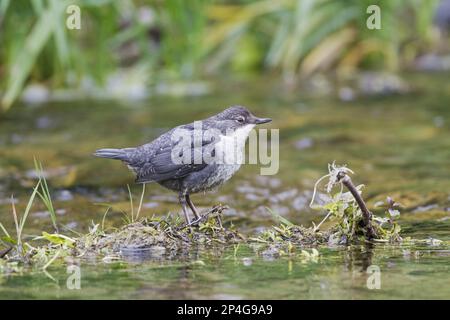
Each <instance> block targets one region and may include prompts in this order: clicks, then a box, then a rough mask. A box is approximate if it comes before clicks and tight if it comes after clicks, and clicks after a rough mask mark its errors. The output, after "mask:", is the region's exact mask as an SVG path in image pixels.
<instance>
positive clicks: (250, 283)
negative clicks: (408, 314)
mask: <svg viewBox="0 0 450 320" xmlns="http://www.w3.org/2000/svg"><path fill="white" fill-rule="evenodd" d="M447 77H448V75H440V74H434V75H424V74H408V75H405V78H406V79H407V80H408V81H409V83H410V84H411V85H412V87H413V88H414V90H413V92H411V93H409V94H405V95H394V96H386V97H379V96H378V97H370V98H368V97H360V98H357V99H355V100H353V101H350V102H342V101H340V100H339V99H336V97H334V96H326V95H325V96H324V95H321V94H319V95H316V94H313V93H312V92H309V91H308V90H304V89H302V88H298V89H295V90H287V89H285V88H283V86H282V85H281V83H280V82H279V81H276V80H273V79H252V81H244V80H243V81H242V82H233V83H229V82H226V81H221V82H219V83H217V84H216V85H215V86H216V88H220V89H217V90H216V91H215V92H214V94H210V95H206V96H201V97H189V98H172V97H154V98H151V99H149V100H148V101H143V102H142V101H141V102H117V101H79V102H65V103H61V102H58V103H48V104H45V105H40V106H27V105H18V106H16V107H15V108H13V109H12V110H11V112H9V113H7V114H6V115H5V116H3V118H2V119H0V220H1V221H2V222H3V223H4V224H5V225H6V226H8V227H9V228H11V230H13V229H12V227H13V224H12V216H11V210H10V203H9V202H10V200H9V197H10V195H11V194H14V195H15V197H16V198H17V199H18V203H17V207H18V209H19V210H20V209H23V208H24V206H25V205H26V200H27V197H28V196H29V194H30V187H31V186H32V185H33V183H34V178H35V172H34V171H33V157H34V156H35V157H37V158H38V159H39V160H40V161H41V162H42V163H43V165H44V167H45V169H46V174H47V176H48V180H49V183H50V185H51V188H52V192H53V195H54V200H55V207H56V209H57V210H58V211H57V212H58V220H59V222H60V223H61V224H62V225H65V226H66V227H67V228H70V229H74V230H76V231H81V232H86V231H87V228H88V226H89V225H90V224H91V222H92V221H95V222H97V223H98V222H100V221H101V219H102V216H103V213H104V212H105V207H104V206H102V205H100V204H104V203H109V204H113V205H114V210H112V211H111V212H110V213H109V214H108V216H107V219H106V224H107V226H118V225H120V224H121V223H122V217H123V216H122V214H121V213H120V209H124V210H128V206H129V202H128V199H127V191H126V184H127V183H129V184H132V183H133V180H134V178H133V175H132V174H131V173H130V172H129V171H128V170H127V168H126V167H125V166H123V165H122V164H120V163H119V162H114V161H108V160H105V159H97V158H94V157H92V156H91V153H92V152H93V151H94V150H95V149H97V148H100V147H127V146H136V145H140V144H142V143H145V142H148V141H150V140H152V139H154V138H155V137H157V136H158V135H159V134H160V133H162V132H164V131H165V130H167V129H168V128H171V127H173V126H176V125H179V124H181V123H187V122H191V121H194V120H197V119H201V118H204V117H208V116H210V115H211V114H214V113H216V112H219V111H221V110H222V109H224V108H225V107H227V106H229V105H233V104H242V105H246V106H248V107H249V108H250V109H251V110H252V111H253V112H254V113H255V114H256V115H258V116H261V117H271V118H273V122H272V123H271V124H270V125H269V126H265V127H267V128H278V129H280V170H279V173H278V174H277V175H275V176H265V177H262V176H259V175H258V173H259V167H258V166H254V165H253V166H252V165H247V166H245V167H243V168H242V169H241V170H240V171H239V173H238V174H237V175H236V176H235V177H234V178H233V179H232V180H231V181H230V182H229V183H227V184H226V185H225V186H224V187H223V188H221V189H220V190H219V191H218V192H217V193H208V194H206V195H203V194H202V195H194V196H193V201H194V202H195V203H196V204H198V206H199V207H201V208H206V207H209V206H211V205H212V204H215V203H218V202H221V203H226V204H227V205H229V206H230V210H229V211H228V213H227V217H226V222H225V223H228V224H229V223H233V224H234V225H236V226H237V227H238V229H239V230H241V231H242V232H243V233H254V232H258V231H259V230H262V229H263V228H264V227H267V226H270V225H271V224H273V221H272V220H271V215H270V213H269V212H268V211H267V209H266V208H265V207H270V208H272V209H273V210H274V211H276V212H278V213H279V214H281V215H283V216H285V217H286V218H288V219H289V220H291V221H293V222H295V223H299V224H304V225H310V224H311V223H312V221H314V222H316V223H317V222H319V221H320V220H321V219H322V218H323V214H324V213H321V212H315V211H312V210H311V209H309V208H308V203H309V200H310V197H311V191H312V188H313V185H314V182H315V181H316V180H317V179H318V178H319V177H320V176H322V175H323V174H325V173H326V167H327V164H328V163H329V162H332V161H333V160H336V161H337V163H347V164H348V165H349V166H350V167H351V168H352V169H353V170H354V171H355V172H356V173H357V175H356V176H354V177H353V180H354V181H355V183H358V184H359V183H362V184H365V185H366V189H365V191H364V192H365V197H366V199H367V200H368V203H369V206H370V207H371V208H373V204H374V203H375V202H377V201H379V200H383V199H385V198H386V196H388V195H389V196H392V197H393V198H394V199H395V200H396V201H398V202H400V203H402V204H403V206H404V208H403V209H402V216H401V224H402V226H403V230H404V233H405V236H414V237H419V238H429V237H432V238H439V239H442V240H450V231H449V230H450V229H449V226H450V209H449V208H450V161H449V159H450V125H449V121H450V117H449V115H450V110H449V108H448V106H449V103H450V84H449V83H448V81H447ZM132 190H133V192H134V193H135V195H136V196H137V195H138V193H139V191H140V188H139V187H138V186H132ZM169 211H171V212H178V211H179V206H178V204H177V202H176V197H175V195H174V194H172V193H170V192H168V191H166V190H164V189H163V188H161V187H160V186H158V185H149V186H148V187H147V193H146V199H145V205H144V211H143V215H144V216H145V215H147V216H151V215H153V214H155V215H161V214H166V213H167V212H169ZM375 212H378V213H379V211H376V210H375ZM42 230H47V231H51V228H50V223H49V218H48V214H47V213H46V212H45V209H44V208H43V207H42V206H39V205H37V206H36V207H34V208H33V211H32V213H31V217H30V220H29V224H28V226H27V229H26V233H27V234H28V235H36V234H39V233H40V232H41V231H42ZM234 249H235V248H232V247H230V248H222V249H220V250H219V249H216V250H212V251H206V252H205V251H199V252H197V251H195V252H192V255H191V256H189V257H182V258H180V259H175V260H173V259H171V260H167V259H164V258H158V259H137V260H136V259H133V260H132V261H129V260H126V261H121V262H117V263H112V264H105V263H103V262H98V263H93V262H83V263H82V269H81V270H82V285H81V286H82V289H81V290H68V289H67V288H66V279H67V274H66V269H65V267H64V266H58V265H55V266H54V267H51V268H50V269H49V273H50V274H51V275H52V277H53V278H54V279H56V280H57V282H55V281H53V280H51V279H50V278H49V277H48V276H47V275H45V274H44V273H42V272H31V273H30V272H25V273H24V274H23V275H13V276H0V284H1V287H0V297H2V298H142V299H154V298H157V299H159V298H180V299H182V298H288V299H302V298H306V299H317V298H319V299H321V298H346V299H347V298H348V299H364V298H450V292H449V289H448V287H446V286H443V285H442V284H443V283H447V282H448V281H449V280H450V276H449V275H448V274H449V272H448V271H449V262H450V259H449V257H450V256H449V255H450V251H449V250H450V249H449V248H448V247H446V246H431V245H429V246H427V245H423V246H415V247H401V246H388V245H377V246H375V247H373V248H364V247H359V246H356V247H350V248H341V247H338V248H321V249H320V258H319V259H318V261H306V262H305V261H302V259H300V258H298V257H282V258H277V259H267V257H266V258H264V257H261V256H258V255H256V254H255V253H254V251H253V250H252V249H251V248H249V247H245V246H241V247H240V248H239V250H238V251H237V253H236V254H235V252H234V251H235V250H234ZM199 261H201V262H199ZM370 264H375V265H378V266H379V267H380V269H381V272H382V287H381V289H380V290H369V289H367V286H366V280H367V277H368V274H367V273H366V272H365V270H366V267H367V266H368V265H370Z"/></svg>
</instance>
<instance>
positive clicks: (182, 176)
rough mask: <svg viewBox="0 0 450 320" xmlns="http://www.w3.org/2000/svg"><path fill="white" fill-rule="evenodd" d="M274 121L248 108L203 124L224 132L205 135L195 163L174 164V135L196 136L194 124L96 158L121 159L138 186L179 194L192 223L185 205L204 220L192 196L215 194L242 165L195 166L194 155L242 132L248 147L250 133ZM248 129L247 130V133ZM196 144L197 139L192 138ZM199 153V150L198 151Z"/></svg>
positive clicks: (237, 108) (101, 151)
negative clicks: (155, 186) (153, 186)
mask: <svg viewBox="0 0 450 320" xmlns="http://www.w3.org/2000/svg"><path fill="white" fill-rule="evenodd" d="M269 121H270V119H262V118H257V117H255V116H253V115H252V114H251V113H250V112H249V111H248V110H247V109H246V108H244V107H241V106H234V107H230V108H228V109H226V110H224V111H222V112H221V113H219V114H217V115H214V116H212V117H210V118H207V119H205V120H202V121H201V124H202V130H203V131H205V130H208V129H215V130H216V132H220V136H219V137H206V136H203V135H201V137H200V139H201V146H200V145H194V144H192V145H191V159H192V161H191V163H186V164H185V163H174V161H172V150H173V149H174V147H175V146H176V145H177V143H178V142H179V141H177V140H174V139H173V136H174V132H175V130H177V129H183V130H186V131H185V132H186V133H188V134H191V135H193V134H194V123H189V124H185V125H181V126H178V127H176V128H173V129H171V130H169V131H168V132H166V133H164V134H162V135H161V136H159V137H158V138H157V139H155V140H153V141H152V142H150V143H147V144H144V145H142V146H139V147H136V148H124V149H99V150H97V151H96V152H95V153H94V155H95V156H97V157H101V158H109V159H117V160H121V161H123V162H124V163H125V164H126V165H127V166H128V167H129V168H130V169H132V170H133V171H134V172H135V173H136V182H137V183H148V182H157V183H159V184H160V185H162V186H164V187H166V188H168V189H170V190H173V191H176V192H178V193H179V199H180V202H181V205H182V207H183V211H184V213H185V215H186V220H187V222H188V223H189V217H188V215H187V212H186V210H185V204H186V202H185V201H187V204H188V205H189V206H190V208H191V210H192V212H193V213H194V215H195V217H196V218H197V219H198V218H199V217H200V216H199V215H198V212H197V211H196V209H195V207H194V205H193V203H192V201H190V198H189V194H192V193H197V192H201V191H207V190H211V189H213V188H215V187H217V186H219V185H221V184H222V183H224V182H225V181H227V180H228V179H230V178H231V177H232V176H233V174H234V173H235V172H236V171H237V170H238V169H239V167H240V164H239V163H232V164H224V163H205V162H204V161H202V162H201V163H194V161H193V155H194V154H195V152H196V150H195V149H196V148H200V152H205V150H206V149H207V147H210V149H209V150H212V149H213V147H215V146H216V144H217V143H221V140H222V139H223V138H226V137H227V136H226V134H228V135H229V134H230V133H231V134H232V133H233V132H241V131H242V135H245V136H244V137H243V139H244V144H245V139H246V138H247V136H248V132H249V129H251V128H252V127H253V126H254V125H255V124H260V123H266V122H269ZM243 128H245V130H243ZM192 141H193V138H192ZM197 151H198V150H197Z"/></svg>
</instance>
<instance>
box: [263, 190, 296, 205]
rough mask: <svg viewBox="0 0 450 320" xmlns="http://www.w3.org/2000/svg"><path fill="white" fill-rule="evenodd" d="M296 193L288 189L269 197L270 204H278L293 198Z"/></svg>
mask: <svg viewBox="0 0 450 320" xmlns="http://www.w3.org/2000/svg"><path fill="white" fill-rule="evenodd" d="M297 193H298V190H297V189H290V190H286V191H283V192H280V193H277V194H275V195H273V196H271V197H270V198H269V200H270V202H272V203H278V202H282V201H286V200H288V199H291V198H293V197H295V196H296V194H297Z"/></svg>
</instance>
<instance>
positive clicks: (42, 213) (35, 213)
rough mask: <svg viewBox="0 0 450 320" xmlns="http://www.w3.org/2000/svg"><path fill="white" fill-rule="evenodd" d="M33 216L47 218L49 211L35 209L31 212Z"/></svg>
mask: <svg viewBox="0 0 450 320" xmlns="http://www.w3.org/2000/svg"><path fill="white" fill-rule="evenodd" d="M31 215H32V216H33V217H35V218H47V217H50V212H48V211H37V212H33V213H32V214H31Z"/></svg>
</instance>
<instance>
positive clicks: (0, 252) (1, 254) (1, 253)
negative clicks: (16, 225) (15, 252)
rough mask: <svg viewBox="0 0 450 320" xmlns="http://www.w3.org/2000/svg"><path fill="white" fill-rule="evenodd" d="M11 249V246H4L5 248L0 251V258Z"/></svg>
mask: <svg viewBox="0 0 450 320" xmlns="http://www.w3.org/2000/svg"><path fill="white" fill-rule="evenodd" d="M11 250H12V247H9V248H6V249H5V250H2V251H0V259H1V258H3V257H4V256H6V255H7V254H8V253H9V252H10V251H11Z"/></svg>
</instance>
